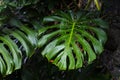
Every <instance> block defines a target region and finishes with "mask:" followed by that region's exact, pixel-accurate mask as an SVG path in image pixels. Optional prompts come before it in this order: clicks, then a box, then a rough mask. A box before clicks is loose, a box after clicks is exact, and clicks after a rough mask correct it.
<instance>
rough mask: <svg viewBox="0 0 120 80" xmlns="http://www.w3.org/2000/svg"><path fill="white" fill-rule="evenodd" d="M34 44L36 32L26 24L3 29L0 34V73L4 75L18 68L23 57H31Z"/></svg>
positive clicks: (35, 42)
mask: <svg viewBox="0 0 120 80" xmlns="http://www.w3.org/2000/svg"><path fill="white" fill-rule="evenodd" d="M36 45H37V35H36V32H35V31H33V30H32V29H30V28H28V27H26V26H23V25H21V26H20V25H19V27H17V29H15V28H14V29H9V28H6V29H3V30H2V33H1V35H0V54H1V55H0V73H1V74H2V75H3V76H5V75H8V74H11V73H12V72H13V71H14V70H16V69H20V68H21V65H22V59H23V57H25V56H27V57H31V56H32V55H33V53H34V52H35V49H36ZM23 53H24V54H23Z"/></svg>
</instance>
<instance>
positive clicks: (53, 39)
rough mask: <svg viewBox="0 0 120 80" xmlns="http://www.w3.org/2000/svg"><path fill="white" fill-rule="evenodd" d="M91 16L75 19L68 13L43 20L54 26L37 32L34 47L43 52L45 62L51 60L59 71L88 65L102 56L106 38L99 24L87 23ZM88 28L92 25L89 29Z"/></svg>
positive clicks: (76, 16) (81, 15) (79, 16)
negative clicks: (37, 38) (35, 45)
mask: <svg viewBox="0 0 120 80" xmlns="http://www.w3.org/2000/svg"><path fill="white" fill-rule="evenodd" d="M91 15H92V14H89V13H84V14H83V13H81V14H80V15H78V14H76V15H75V14H74V13H73V12H71V11H70V12H68V13H65V12H60V13H57V14H56V15H55V17H53V16H49V18H46V17H45V19H46V22H51V21H52V22H53V23H54V22H56V21H57V23H56V24H53V25H52V26H48V25H47V27H44V28H41V29H40V30H39V33H40V34H39V36H40V37H39V41H38V45H39V47H40V48H42V49H43V51H42V55H43V56H44V57H46V58H47V59H48V61H50V62H51V60H52V63H53V64H55V65H56V66H58V67H59V69H60V70H66V69H68V70H71V69H77V68H81V67H83V66H84V61H87V63H88V64H90V63H92V62H93V61H94V60H95V59H96V57H97V56H96V54H97V55H99V54H100V53H102V51H103V46H104V43H105V42H106V39H107V38H106V37H107V36H106V33H105V32H104V30H103V27H101V25H103V24H102V23H100V22H99V21H98V22H99V24H98V23H97V21H91V19H90V16H91ZM92 20H96V19H92ZM90 24H92V25H95V24H96V25H95V26H94V27H93V26H91V25H90ZM97 27H98V28H97ZM104 29H106V28H104ZM100 32H103V33H100Z"/></svg>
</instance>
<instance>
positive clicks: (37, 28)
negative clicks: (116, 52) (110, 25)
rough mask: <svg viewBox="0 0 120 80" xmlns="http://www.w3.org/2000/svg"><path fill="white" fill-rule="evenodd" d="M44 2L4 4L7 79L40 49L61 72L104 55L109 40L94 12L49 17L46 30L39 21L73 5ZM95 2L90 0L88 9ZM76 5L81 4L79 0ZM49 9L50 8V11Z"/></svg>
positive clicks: (0, 46) (2, 58)
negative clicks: (56, 9)
mask: <svg viewBox="0 0 120 80" xmlns="http://www.w3.org/2000/svg"><path fill="white" fill-rule="evenodd" d="M41 1H42V0H40V1H39V0H29V1H28V0H1V1H0V15H1V16H0V30H1V31H0V74H1V75H2V76H3V77H5V76H6V75H9V74H11V73H12V72H14V71H15V70H17V69H20V68H21V66H22V64H23V63H25V61H26V59H29V58H30V57H31V56H32V55H33V54H34V53H36V49H40V51H41V52H39V53H40V54H42V55H43V56H44V57H46V58H47V59H48V61H49V62H51V63H53V64H55V65H56V66H58V67H59V69H60V70H67V69H68V70H71V69H78V68H81V67H84V66H86V65H87V64H91V63H92V62H93V61H94V60H95V59H96V56H98V55H99V54H100V53H102V51H103V47H104V44H105V42H106V39H107V35H106V33H105V30H106V29H107V24H106V23H105V22H104V21H102V20H101V19H100V18H98V17H97V18H96V17H94V14H91V13H90V12H85V11H80V12H79V11H78V12H76V13H74V12H72V11H68V12H67V11H64V12H62V11H60V12H58V13H55V14H54V15H53V16H48V17H45V18H44V19H43V25H42V26H44V27H42V26H41V25H40V23H39V22H38V21H40V20H42V18H43V16H42V17H41V14H43V13H44V15H46V14H47V15H48V13H49V12H50V14H51V13H52V11H53V13H54V11H55V8H53V7H54V6H58V5H61V6H62V8H65V7H64V6H66V5H62V3H65V4H66V3H69V4H71V2H69V1H64V0H63V2H62V3H61V4H57V5H56V3H57V1H56V2H54V3H52V1H51V3H50V2H49V0H45V1H44V0H43V1H42V2H43V4H42V2H41ZM94 1H95V0H94ZM91 2H92V1H90V2H89V1H88V5H87V7H86V9H87V8H88V7H89V6H90V4H91ZM48 3H49V4H48ZM74 3H76V4H77V0H74ZM74 3H73V5H75V4H74ZM40 4H41V5H42V6H40ZM46 4H48V5H49V6H47V7H46ZM97 4H98V2H97V3H96V5H97ZM46 8H49V9H48V11H47V12H46ZM59 8H61V7H59ZM97 8H98V9H99V7H97ZM41 9H42V10H43V12H42V10H41ZM70 9H71V7H70ZM74 11H76V9H74Z"/></svg>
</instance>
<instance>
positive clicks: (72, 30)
mask: <svg viewBox="0 0 120 80" xmlns="http://www.w3.org/2000/svg"><path fill="white" fill-rule="evenodd" d="M74 28H75V22H73V24H72V29H71V33H70V37H69V41H68V46H69V45H70V43H71V40H72V36H73V32H74Z"/></svg>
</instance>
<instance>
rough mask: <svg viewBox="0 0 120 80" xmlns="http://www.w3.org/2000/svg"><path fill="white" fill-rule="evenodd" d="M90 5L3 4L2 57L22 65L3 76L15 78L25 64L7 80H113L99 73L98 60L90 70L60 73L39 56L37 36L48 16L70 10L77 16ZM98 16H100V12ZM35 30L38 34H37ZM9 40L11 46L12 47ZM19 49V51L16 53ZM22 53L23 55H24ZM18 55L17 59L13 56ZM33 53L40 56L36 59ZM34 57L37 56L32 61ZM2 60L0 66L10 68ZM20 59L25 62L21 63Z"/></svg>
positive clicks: (61, 1) (6, 0)
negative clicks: (10, 57) (76, 13)
mask: <svg viewBox="0 0 120 80" xmlns="http://www.w3.org/2000/svg"><path fill="white" fill-rule="evenodd" d="M90 2H91V1H90ZM86 4H87V1H86V0H84V1H83V0H69V1H65V0H57V1H56V0H52V1H50V0H29V1H28V0H18V1H17V0H1V1H0V15H1V16H0V30H1V32H0V33H1V36H2V37H1V38H0V39H1V40H0V42H1V48H2V49H1V52H0V53H3V54H2V55H4V56H2V57H4V61H6V62H9V61H7V59H8V58H6V57H8V56H11V55H12V56H13V61H18V62H16V63H20V64H14V62H10V64H9V63H8V64H9V65H7V67H6V68H5V69H1V70H4V71H1V72H3V74H5V75H8V74H11V71H10V70H11V68H12V70H16V69H19V68H20V67H21V66H20V65H21V64H23V66H22V69H20V70H18V71H14V73H13V74H11V75H9V76H7V77H6V78H4V79H5V80H14V79H19V80H41V79H43V80H50V79H51V80H79V79H84V80H85V78H86V77H85V76H88V77H87V79H86V80H88V78H89V80H91V79H92V80H93V78H94V80H100V78H102V79H105V80H107V79H108V80H109V77H110V76H109V74H108V73H103V72H101V71H99V69H100V70H101V68H102V67H100V64H98V63H99V62H98V61H97V60H96V61H95V62H93V64H91V65H90V66H88V67H86V68H83V69H76V70H72V71H59V69H58V68H57V67H56V66H54V65H52V64H50V62H48V61H47V60H46V59H45V58H43V57H42V56H41V54H40V53H39V52H41V51H42V50H43V49H42V48H41V49H37V48H36V45H37V44H36V42H37V39H36V37H37V36H38V35H36V33H37V30H38V29H41V27H43V26H42V25H43V23H42V20H43V18H44V16H47V15H51V14H53V13H55V12H56V11H57V10H63V11H67V10H69V9H70V10H73V11H74V12H76V11H78V10H79V9H84V8H85V5H86ZM88 4H89V5H88V6H89V7H87V8H90V10H95V7H94V5H90V3H89V1H88ZM87 8H86V9H87ZM97 8H98V7H97ZM98 9H100V8H98ZM94 15H97V16H100V13H99V12H97V11H96V12H95V14H94ZM50 25H51V24H50ZM28 26H29V28H28ZM31 28H32V29H34V30H35V31H33V30H32V29H31ZM18 36H19V37H18ZM6 40H9V41H11V42H9V43H8V42H7V41H6ZM3 42H4V43H7V44H9V45H7V46H6V44H3ZM14 43H15V44H14ZM13 45H14V46H13ZM20 45H21V46H20ZM8 47H9V49H10V50H9V49H8ZM16 47H17V49H16V50H13V49H15V48H16ZM18 49H20V50H21V51H22V52H20V51H19V50H18ZM4 52H7V53H8V52H10V55H7V54H4ZM14 52H15V53H16V55H15V54H12V53H14ZM31 52H34V53H36V54H35V55H33V53H31ZM22 53H23V54H22ZM31 55H33V56H32V57H31ZM21 56H22V57H23V58H22V57H21ZM26 56H27V57H26ZM2 57H1V59H0V60H1V62H2V63H0V64H2V65H6V64H4V61H2ZM16 57H18V58H16ZM29 57H31V58H29ZM20 59H22V61H19V60H20ZM10 66H11V67H10ZM1 68H4V67H1ZM96 73H98V74H96ZM71 75H72V76H71Z"/></svg>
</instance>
